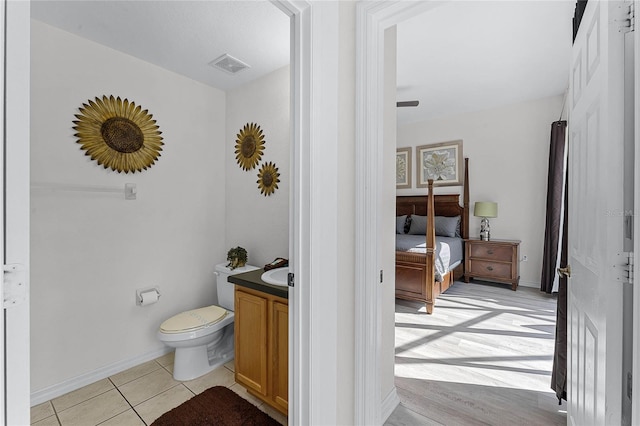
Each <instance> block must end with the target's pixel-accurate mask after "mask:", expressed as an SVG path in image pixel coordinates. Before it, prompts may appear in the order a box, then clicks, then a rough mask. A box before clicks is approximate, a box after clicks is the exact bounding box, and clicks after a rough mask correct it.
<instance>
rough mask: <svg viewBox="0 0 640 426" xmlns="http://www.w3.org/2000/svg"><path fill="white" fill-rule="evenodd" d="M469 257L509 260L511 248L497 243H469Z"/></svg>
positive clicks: (511, 253) (511, 252)
mask: <svg viewBox="0 0 640 426" xmlns="http://www.w3.org/2000/svg"><path fill="white" fill-rule="evenodd" d="M470 249H471V257H472V258H480V259H491V260H499V261H504V262H511V256H512V255H513V248H512V247H511V246H503V245H497V244H471V247H470Z"/></svg>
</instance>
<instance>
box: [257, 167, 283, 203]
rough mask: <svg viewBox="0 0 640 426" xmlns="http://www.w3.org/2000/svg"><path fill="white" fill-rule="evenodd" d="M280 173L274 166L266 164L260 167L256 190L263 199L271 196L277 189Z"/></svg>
mask: <svg viewBox="0 0 640 426" xmlns="http://www.w3.org/2000/svg"><path fill="white" fill-rule="evenodd" d="M279 178H280V173H278V168H277V167H276V165H275V164H273V163H271V162H268V163H263V164H262V167H260V170H259V171H258V181H257V183H258V188H260V193H261V194H263V195H264V196H265V197H266V196H268V195H271V194H273V193H274V192H275V190H276V189H278V183H280V179H279Z"/></svg>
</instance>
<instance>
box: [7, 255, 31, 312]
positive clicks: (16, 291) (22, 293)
mask: <svg viewBox="0 0 640 426" xmlns="http://www.w3.org/2000/svg"><path fill="white" fill-rule="evenodd" d="M2 271H3V276H4V278H3V279H4V287H3V295H2V307H3V308H5V309H7V308H11V307H13V306H17V305H20V304H22V303H24V301H25V300H27V280H26V268H25V267H24V265H22V264H19V263H12V264H9V265H4V266H3V267H2Z"/></svg>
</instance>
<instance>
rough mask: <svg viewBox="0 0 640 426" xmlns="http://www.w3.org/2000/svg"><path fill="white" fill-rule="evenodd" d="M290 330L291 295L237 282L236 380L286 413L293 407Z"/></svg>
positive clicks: (250, 391)
mask: <svg viewBox="0 0 640 426" xmlns="http://www.w3.org/2000/svg"><path fill="white" fill-rule="evenodd" d="M230 281H231V280H230ZM288 330H289V304H288V300H287V299H285V298H282V297H278V296H275V295H273V294H269V293H266V292H263V291H259V290H254V289H251V288H246V287H241V286H239V285H236V289H235V379H236V382H238V383H240V384H241V385H243V386H244V387H245V388H247V390H248V392H249V393H250V394H252V395H254V396H255V397H257V398H259V399H261V400H262V401H264V402H266V403H267V404H269V405H270V406H272V407H274V408H275V409H277V410H278V411H280V412H281V413H283V414H284V415H285V416H286V415H287V412H288V407H289V403H288V373H289V359H288V356H289V352H288V346H289V341H288V339H289V331H288Z"/></svg>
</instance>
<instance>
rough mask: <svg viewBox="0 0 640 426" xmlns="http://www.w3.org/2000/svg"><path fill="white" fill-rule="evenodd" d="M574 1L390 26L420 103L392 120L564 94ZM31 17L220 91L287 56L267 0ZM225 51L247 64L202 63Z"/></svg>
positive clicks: (402, 81) (67, 7)
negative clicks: (231, 69) (228, 67)
mask: <svg viewBox="0 0 640 426" xmlns="http://www.w3.org/2000/svg"><path fill="white" fill-rule="evenodd" d="M574 4H575V2H572V1H568V0H555V1H554V0H535V1H526V0H512V1H485V0H475V1H451V2H445V3H443V4H442V5H440V6H438V7H436V8H434V9H432V10H430V11H429V12H427V13H424V14H422V15H418V16H415V17H413V18H412V19H410V20H408V21H405V22H403V23H401V24H400V25H398V78H397V80H398V100H403V101H404V100H419V101H420V105H419V106H418V107H415V108H399V109H398V122H399V123H400V124H404V123H410V122H415V121H421V120H426V119H430V118H434V117H438V116H444V115H451V114H459V113H463V112H470V111H476V110H482V109H488V108H493V107H499V106H503V105H508V104H512V103H515V102H522V101H526V100H531V99H539V98H543V97H547V96H553V95H559V94H562V93H564V91H565V89H566V88H567V85H568V75H569V71H568V70H569V52H570V47H571V17H572V16H573V7H574ZM31 14H32V17H33V18H34V19H37V20H40V21H43V22H45V23H48V24H50V25H53V26H56V27H58V28H61V29H63V30H65V31H68V32H71V33H74V34H77V35H79V36H82V37H84V38H87V39H90V40H93V41H95V42H97V43H100V44H103V45H106V46H109V47H111V48H113V49H116V50H119V51H121V52H124V53H127V54H130V55H132V56H135V57H138V58H140V59H143V60H145V61H147V62H151V63H154V64H156V65H158V66H161V67H163V68H166V69H168V70H171V71H174V72H176V73H178V74H182V75H185V76H187V77H190V78H192V79H194V80H197V81H201V82H203V83H205V84H208V85H210V86H213V87H217V88H219V89H221V90H224V91H226V90H229V89H233V88H235V87H238V86H242V85H244V84H246V83H248V82H249V81H252V80H254V79H256V78H259V77H261V76H263V75H265V74H268V73H270V72H272V71H274V70H276V69H278V68H281V67H283V66H285V65H287V64H288V63H289V53H290V50H289V28H290V26H289V18H288V17H287V16H286V15H285V14H284V13H283V12H282V11H280V10H279V9H277V8H276V7H275V6H274V5H273V4H271V3H269V2H267V1H237V0H236V1H79V0H72V1H55V0H32V5H31ZM225 53H226V54H229V55H231V56H234V57H235V58H237V59H239V60H241V61H242V62H245V63H247V64H248V65H249V66H250V67H249V68H247V69H244V70H242V71H240V72H238V73H237V74H235V75H230V74H228V73H226V72H224V71H221V70H218V69H215V68H213V67H211V66H210V65H209V63H210V62H211V61H213V60H214V59H216V58H218V57H220V56H221V55H223V54H225ZM558 114H560V111H558Z"/></svg>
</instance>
